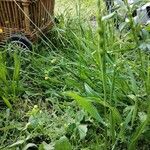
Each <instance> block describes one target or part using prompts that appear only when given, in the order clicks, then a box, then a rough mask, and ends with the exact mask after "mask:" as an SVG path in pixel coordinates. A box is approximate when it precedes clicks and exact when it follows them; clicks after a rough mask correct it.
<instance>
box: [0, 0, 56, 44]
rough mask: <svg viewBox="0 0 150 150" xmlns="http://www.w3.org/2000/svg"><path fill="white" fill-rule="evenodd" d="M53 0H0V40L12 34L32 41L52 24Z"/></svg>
mask: <svg viewBox="0 0 150 150" xmlns="http://www.w3.org/2000/svg"><path fill="white" fill-rule="evenodd" d="M54 3H55V0H0V42H2V41H6V40H7V39H8V38H10V37H11V36H12V35H14V34H20V35H23V36H26V37H27V38H28V39H29V40H31V41H34V39H36V37H37V36H36V35H38V34H39V32H42V33H43V31H44V29H46V28H47V27H49V28H51V27H52V26H53V14H54Z"/></svg>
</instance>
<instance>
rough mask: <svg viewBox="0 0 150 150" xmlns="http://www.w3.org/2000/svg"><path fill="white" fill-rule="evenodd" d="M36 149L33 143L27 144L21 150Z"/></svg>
mask: <svg viewBox="0 0 150 150" xmlns="http://www.w3.org/2000/svg"><path fill="white" fill-rule="evenodd" d="M31 147H37V146H36V145H35V144H34V143H28V144H27V145H26V146H25V147H24V148H23V149H22V150H28V148H31Z"/></svg>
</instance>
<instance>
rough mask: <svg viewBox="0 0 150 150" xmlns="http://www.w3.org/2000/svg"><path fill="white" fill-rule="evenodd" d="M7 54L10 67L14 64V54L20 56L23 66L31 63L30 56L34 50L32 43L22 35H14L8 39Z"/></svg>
mask: <svg viewBox="0 0 150 150" xmlns="http://www.w3.org/2000/svg"><path fill="white" fill-rule="evenodd" d="M4 49H5V51H6V56H7V64H8V66H9V68H11V66H12V65H13V64H14V55H15V54H17V56H18V57H19V58H20V63H21V66H22V68H23V67H25V66H26V64H27V63H29V57H30V55H29V54H30V53H31V50H32V43H31V42H30V41H29V40H28V39H27V38H26V37H24V36H22V35H12V36H11V37H9V38H8V39H7V42H6V45H5V47H4Z"/></svg>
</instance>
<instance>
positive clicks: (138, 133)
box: [128, 105, 150, 150]
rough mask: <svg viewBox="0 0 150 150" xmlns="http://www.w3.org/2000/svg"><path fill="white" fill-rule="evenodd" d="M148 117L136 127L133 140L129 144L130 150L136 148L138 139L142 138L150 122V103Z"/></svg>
mask: <svg viewBox="0 0 150 150" xmlns="http://www.w3.org/2000/svg"><path fill="white" fill-rule="evenodd" d="M147 112H148V113H147V118H146V120H145V121H144V122H142V123H141V124H140V125H139V126H138V127H137V129H136V131H135V132H134V133H133V135H132V137H131V140H130V144H129V148H128V149H129V150H135V146H136V143H137V141H138V139H139V138H140V136H141V134H142V133H143V132H144V130H145V127H146V126H147V125H148V123H149V118H150V105H149V107H148V111H147Z"/></svg>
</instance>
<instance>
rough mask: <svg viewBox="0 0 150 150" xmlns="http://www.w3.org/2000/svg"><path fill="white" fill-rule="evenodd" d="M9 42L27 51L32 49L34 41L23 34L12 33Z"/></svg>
mask: <svg viewBox="0 0 150 150" xmlns="http://www.w3.org/2000/svg"><path fill="white" fill-rule="evenodd" d="M7 43H8V44H12V45H17V46H19V47H20V48H22V50H25V51H28V50H32V43H31V42H30V41H29V40H28V39H27V38H26V37H25V36H22V35H12V36H11V37H9V38H8V39H7Z"/></svg>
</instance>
